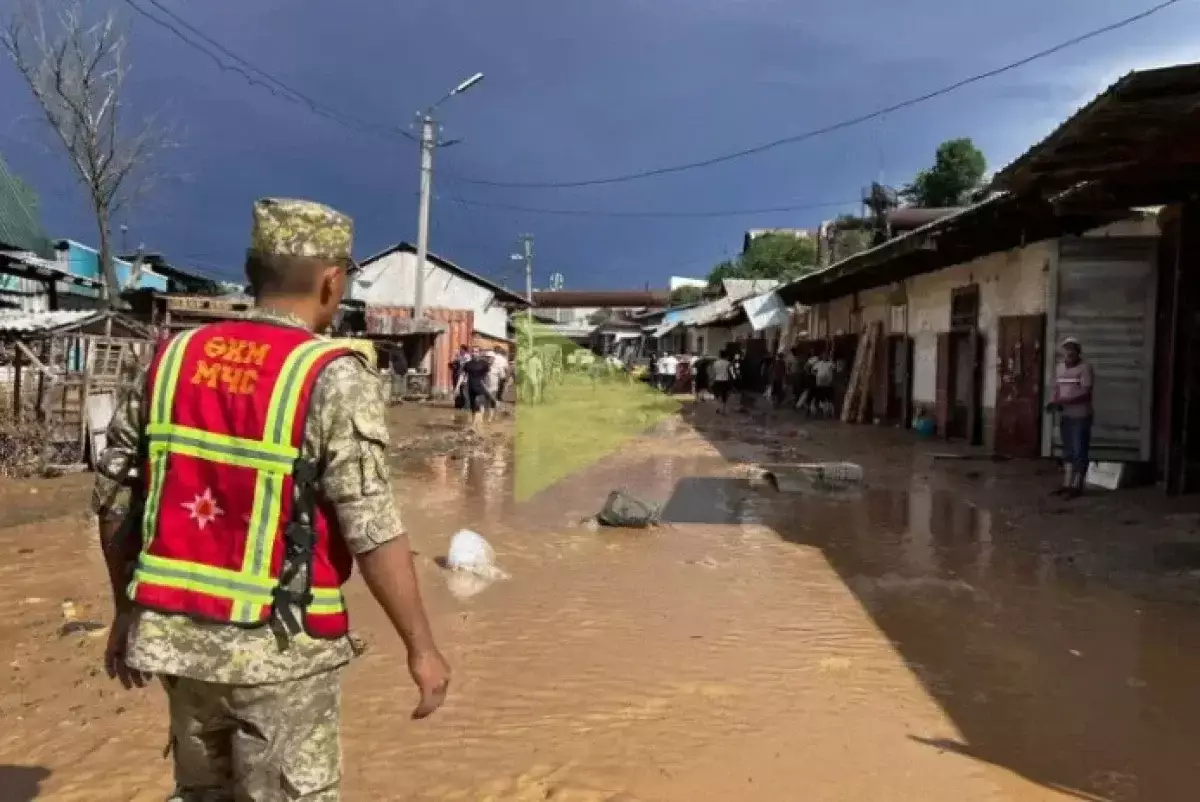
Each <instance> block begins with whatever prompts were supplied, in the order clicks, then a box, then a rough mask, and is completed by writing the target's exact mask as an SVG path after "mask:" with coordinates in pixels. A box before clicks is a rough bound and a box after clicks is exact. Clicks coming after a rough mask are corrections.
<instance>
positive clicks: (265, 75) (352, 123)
mask: <svg viewBox="0 0 1200 802" xmlns="http://www.w3.org/2000/svg"><path fill="white" fill-rule="evenodd" d="M146 2H148V3H149V4H150V5H152V6H154V8H156V9H158V11H159V12H161V13H162V14H165V15H166V16H167V17H169V18H171V19H172V20H174V21H175V23H177V24H178V26H179V27H182V28H184V29H186V30H188V31H190V32H191V33H192V34H193V35H195V36H196V37H198V38H199V39H201V40H203V41H204V42H205V43H207V45H208V46H209V47H212V48H213V49H215V50H216V51H217V52H218V53H220V54H223V55H224V56H226V57H227V58H229V59H231V60H232V61H233V62H234V64H233V65H230V64H227V63H226V62H225V61H223V60H222V59H221V57H220V55H218V54H217V53H214V52H212V50H209V49H208V47H206V46H205V45H202V44H200V43H199V42H196V41H195V40H193V39H191V38H190V37H189V36H188V35H187V34H185V33H184V32H183V31H181V30H179V27H176V26H175V25H172V24H171V23H170V22H167V21H166V20H162V19H159V18H158V17H156V16H154V15H153V14H151V13H150V12H149V11H147V10H146V9H144V8H142V7H141V6H139V5H138V4H137V3H135V2H134V0H125V4H126V5H128V6H129V7H130V8H132V9H133V10H134V11H135V12H137V13H138V14H139V15H140V16H142V17H144V18H145V19H148V20H150V21H151V22H153V23H154V24H155V25H157V26H159V27H160V28H163V29H164V30H166V31H168V32H170V33H171V34H172V35H174V36H175V37H176V38H177V39H179V40H180V41H182V42H183V43H184V44H186V45H188V46H189V47H191V48H192V49H194V50H196V51H198V52H200V53H203V54H204V55H206V56H208V57H209V58H210V59H211V60H212V62H213V63H214V64H215V65H216V66H217V68H218V69H220V70H221V71H222V72H234V73H237V74H239V75H241V76H242V77H243V78H244V79H245V80H246V82H247V83H249V84H250V85H251V86H258V87H261V88H262V89H265V90H267V91H268V92H270V93H271V94H272V95H274V96H275V97H277V98H281V99H283V100H289V101H291V102H293V103H299V104H300V105H303V106H306V107H308V109H309V111H310V112H312V113H313V114H315V115H317V116H318V117H322V118H324V119H327V120H330V121H332V122H335V123H338V124H340V125H343V126H346V127H348V128H352V129H357V130H360V131H365V132H368V133H373V134H387V135H391V134H399V135H400V136H403V137H404V138H406V139H409V140H411V141H413V142H416V141H418V140H417V137H416V136H414V135H413V134H412V133H411V132H409V131H406V130H404V129H403V128H400V127H398V126H390V125H382V124H380V123H375V122H371V121H369V120H363V119H359V118H355V117H352V116H349V115H347V114H345V113H344V112H340V111H338V110H336V109H332V108H330V107H328V106H325V105H324V104H322V103H320V102H318V101H316V100H314V99H313V98H311V97H309V96H308V95H306V94H304V93H303V92H301V91H300V90H298V89H296V88H294V87H292V86H290V85H289V84H287V83H285V82H284V81H282V80H280V79H279V78H276V77H275V76H274V75H272V74H271V73H270V72H267V71H266V70H264V69H262V68H261V67H257V66H255V65H254V64H252V63H251V62H249V61H247V60H246V59H244V58H242V57H241V56H239V55H238V54H237V53H235V52H233V51H232V50H230V49H229V48H227V47H225V46H224V45H222V44H221V43H220V42H218V41H217V40H215V39H213V38H212V37H211V36H209V35H208V34H206V33H204V32H203V31H201V30H200V29H199V28H197V27H195V26H194V25H192V24H191V23H189V22H188V21H187V20H186V19H184V18H183V17H181V16H179V15H178V14H176V13H175V12H174V11H172V10H171V9H169V8H167V7H166V6H164V5H163V4H162V3H160V2H159V1H158V0H146ZM256 76H257V77H256Z"/></svg>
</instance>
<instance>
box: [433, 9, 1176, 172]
mask: <svg viewBox="0 0 1200 802" xmlns="http://www.w3.org/2000/svg"><path fill="white" fill-rule="evenodd" d="M1179 2H1181V0H1163V2H1160V3H1158V4H1157V5H1155V6H1152V7H1150V8H1148V9H1146V10H1144V11H1141V12H1138V13H1137V14H1134V15H1132V16H1129V17H1125V18H1124V19H1121V20H1118V21H1116V22H1113V23H1109V24H1108V25H1104V26H1102V27H1100V28H1095V29H1093V30H1090V31H1088V32H1086V33H1083V34H1080V35H1079V36H1075V37H1072V38H1071V39H1067V40H1066V41H1063V42H1059V43H1058V44H1056V45H1054V46H1052V47H1048V48H1046V49H1044V50H1039V51H1038V52H1036V53H1033V54H1031V55H1028V56H1025V57H1024V58H1021V59H1018V60H1016V61H1011V62H1009V63H1008V64H1005V65H1003V66H1001V67H996V68H995V69H991V70H988V71H986V72H980V73H976V74H975V75H972V76H970V77H969V78H964V79H962V80H960V81H956V82H954V83H952V84H948V85H946V86H943V87H941V88H940V89H935V90H933V91H931V92H926V93H925V94H923V95H918V96H916V97H911V98H908V99H907V100H902V101H900V102H899V103H894V104H892V105H890V106H886V107H884V108H881V109H876V110H875V111H872V112H868V113H866V114H861V115H859V116H857V117H851V118H848V119H845V120H841V121H839V122H836V123H831V124H830V125H825V126H822V127H820V128H814V129H812V130H809V131H805V132H803V133H799V134H794V135H792V136H785V137H781V138H779V139H774V140H771V141H770V142H763V143H762V144H759V145H754V146H752V147H748V148H743V149H742V150H736V151H732V152H730V153H723V154H720V155H717V156H711V157H709V158H707V159H700V160H698V161H692V162H683V163H680V164H674V165H669V166H666V167H655V168H651V169H646V170H638V171H636V172H631V173H621V174H618V175H612V176H606V177H601V178H588V179H580V180H578V181H491V180H485V179H479V178H471V177H469V176H462V175H457V174H455V173H452V172H449V171H447V170H442V171H440V172H441V175H443V176H450V177H453V178H454V179H455V180H457V181H460V182H462V183H464V184H475V185H478V186H485V187H497V188H509V189H568V188H573V187H592V186H601V185H606V184H622V183H626V182H629V181H638V180H642V179H646V178H653V177H656V176H663V175H670V174H673V173H682V172H686V171H688V170H697V169H700V168H703V167H712V166H713V165H716V164H721V163H723V162H729V161H733V160H735V159H741V158H744V157H746V156H752V155H754V154H756V153H763V152H765V151H768V150H774V149H775V148H778V147H782V146H784V145H793V144H796V143H799V142H805V141H807V140H810V139H815V138H817V137H819V136H824V135H825V134H830V133H833V132H835V131H840V130H843V129H845V128H851V127H853V126H856V125H861V124H862V123H865V122H869V121H870V120H874V119H876V118H878V117H882V116H884V115H887V114H891V113H893V112H896V111H900V110H901V109H906V108H908V107H910V106H915V105H917V104H919V103H924V102H926V101H928V100H933V99H934V98H937V97H941V96H942V95H948V94H950V93H951V92H955V91H957V90H959V89H962V88H963V87H965V86H970V85H971V84H975V83H979V82H980V81H984V80H987V79H989V78H994V77H996V76H997V75H1002V74H1004V73H1006V72H1011V71H1012V70H1015V69H1019V68H1020V67H1024V66H1025V65H1027V64H1030V63H1032V62H1034V61H1038V60H1040V59H1043V58H1046V57H1048V56H1052V55H1054V54H1055V53H1059V52H1062V51H1063V50H1066V49H1067V48H1070V47H1074V46H1075V45H1078V44H1082V43H1083V42H1086V41H1088V40H1090V39H1095V38H1096V37H1099V36H1103V35H1104V34H1108V33H1112V32H1113V31H1116V30H1120V29H1121V28H1125V27H1127V26H1129V25H1132V24H1134V23H1136V22H1140V21H1141V20H1144V19H1146V18H1147V17H1150V16H1153V15H1154V14H1157V13H1159V12H1160V11H1164V10H1166V9H1167V8H1169V7H1171V6H1173V5H1176V4H1178V3H1179Z"/></svg>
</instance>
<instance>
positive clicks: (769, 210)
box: [437, 194, 861, 219]
mask: <svg viewBox="0 0 1200 802" xmlns="http://www.w3.org/2000/svg"><path fill="white" fill-rule="evenodd" d="M437 197H438V199H439V200H440V199H445V200H448V201H450V202H451V203H458V204H461V205H463V206H475V207H478V208H482V209H497V210H501V211H510V212H525V213H529V214H549V215H564V216H572V217H623V218H639V217H653V218H679V219H696V218H713V217H749V216H753V215H759V214H774V213H776V212H802V211H812V210H815V209H829V208H834V207H838V206H849V205H851V204H855V203H860V202H861V201H859V200H841V201H819V202H816V203H800V204H796V205H790V206H771V207H766V208H758V209H724V210H719V211H678V212H676V211H625V210H612V209H553V208H545V207H537V206H512V205H509V204H505V203H489V202H487V201H476V200H468V199H466V198H460V197H455V196H451V195H444V194H439V195H438V196H437Z"/></svg>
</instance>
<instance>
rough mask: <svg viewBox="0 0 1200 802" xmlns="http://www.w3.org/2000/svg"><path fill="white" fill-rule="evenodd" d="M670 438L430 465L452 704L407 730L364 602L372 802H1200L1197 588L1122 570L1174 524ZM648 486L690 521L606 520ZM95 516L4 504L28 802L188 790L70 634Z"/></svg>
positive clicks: (1019, 488)
mask: <svg viewBox="0 0 1200 802" xmlns="http://www.w3.org/2000/svg"><path fill="white" fill-rule="evenodd" d="M669 423H670V424H671V425H670V426H668V427H665V429H664V430H663V431H660V432H658V433H657V434H655V435H651V436H647V437H644V438H642V439H639V440H636V441H633V442H631V443H630V444H628V445H627V446H626V447H625V448H623V449H622V450H621V451H620V452H619V453H618V454H616V455H614V456H612V457H610V458H608V459H606V460H604V461H603V462H601V463H600V464H598V465H596V466H594V467H592V468H589V469H587V470H586V471H584V472H582V473H580V474H577V475H575V476H572V477H570V478H568V479H567V480H565V481H563V482H561V483H559V484H557V485H555V486H553V487H551V488H549V489H547V490H545V491H543V492H541V493H539V494H538V495H536V496H534V497H533V498H532V499H530V500H529V501H526V502H523V503H520V504H517V503H516V502H515V501H514V500H513V496H512V492H511V485H512V478H513V477H512V474H513V457H512V453H511V449H509V448H503V447H501V448H496V449H493V450H491V451H490V452H489V451H478V452H475V453H471V454H468V455H466V456H463V455H461V454H451V455H433V456H423V457H421V458H420V459H417V460H407V461H405V462H404V463H403V467H402V469H401V471H400V474H399V476H398V480H397V483H396V493H397V495H398V497H399V499H400V502H401V504H402V508H403V512H404V516H405V520H406V523H407V525H408V528H409V530H410V533H411V538H412V540H413V543H414V547H415V548H416V549H417V550H418V551H419V553H420V558H419V564H420V572H421V579H422V582H423V584H424V588H425V593H426V599H427V602H428V604H429V607H430V612H431V616H432V617H433V620H434V626H435V628H436V629H437V631H438V632H439V635H440V640H441V643H442V647H443V649H444V650H445V651H446V653H447V656H448V658H449V659H450V661H451V663H452V665H453V666H454V670H455V679H454V683H453V685H452V688H451V695H450V699H449V701H448V703H447V706H446V707H445V708H444V709H443V710H442V711H440V712H439V713H438V714H437V715H436V716H435V717H433V718H432V719H430V720H429V721H426V722H422V723H419V724H417V723H413V722H411V721H409V718H408V714H409V711H410V710H411V708H412V705H413V703H414V701H415V692H414V691H413V689H412V688H411V686H410V682H409V679H408V675H407V670H406V667H405V661H404V654H403V649H402V647H401V644H400V643H399V642H398V641H397V639H396V638H395V636H394V635H392V634H391V631H390V628H389V627H388V625H387V623H386V621H385V620H384V617H383V614H382V613H381V612H380V611H379V610H378V609H376V608H375V607H374V605H373V604H372V602H371V600H370V598H369V597H368V595H367V593H366V590H365V588H364V587H363V586H362V585H361V584H360V582H359V581H358V580H355V581H354V582H353V583H352V585H351V587H350V589H349V597H350V602H351V607H352V610H353V613H354V625H355V628H356V630H358V631H359V633H360V634H361V635H362V636H363V637H364V638H365V639H366V640H367V642H368V643H369V646H370V648H369V651H368V653H367V654H366V656H365V657H363V658H362V659H360V660H359V661H357V662H356V663H355V664H354V665H353V666H351V668H350V669H349V670H348V674H347V677H346V683H345V700H344V719H343V720H344V727H343V732H344V739H345V783H344V789H345V793H344V797H345V798H346V799H349V800H374V799H379V800H414V801H420V802H425V801H428V802H434V801H435V800H465V801H467V802H474V801H476V800H492V801H494V802H534V800H555V802H604V801H605V800H609V801H610V802H619V801H623V802H632V801H634V800H641V801H642V802H696V801H697V800H710V799H711V800H745V801H746V802H753V801H756V800H762V802H780V801H781V800H806V802H820V801H824V800H865V799H871V800H914V802H915V801H920V802H943V801H944V802H961V801H962V800H972V802H974V801H975V800H995V801H996V802H1033V801H1034V800H1106V801H1108V802H1129V801H1132V800H1148V801H1150V802H1175V801H1176V800H1178V801H1179V802H1184V800H1193V799H1195V798H1196V795H1197V788H1200V750H1198V749H1197V748H1196V747H1197V745H1200V701H1198V699H1197V694H1196V692H1195V677H1196V675H1197V673H1198V672H1200V616H1197V615H1196V612H1197V609H1198V608H1197V607H1196V606H1195V604H1194V602H1193V601H1192V600H1191V599H1190V597H1189V596H1188V593H1187V591H1188V590H1189V587H1187V583H1188V582H1189V581H1190V580H1189V579H1188V577H1187V576H1186V575H1183V576H1182V578H1180V577H1174V578H1173V579H1171V580H1170V582H1168V580H1167V579H1166V578H1162V579H1161V581H1159V579H1158V578H1152V580H1147V579H1146V577H1145V576H1142V575H1138V577H1132V575H1131V577H1125V578H1124V579H1123V578H1122V576H1118V575H1116V574H1118V573H1119V572H1113V571H1110V570H1107V568H1106V567H1109V566H1111V565H1112V564H1113V563H1114V561H1119V562H1121V563H1122V564H1125V563H1137V560H1138V555H1140V554H1142V553H1144V552H1147V551H1148V550H1149V548H1150V546H1151V545H1152V544H1151V543H1149V542H1145V543H1141V544H1140V545H1139V538H1140V537H1141V535H1140V534H1139V533H1140V532H1142V531H1143V530H1144V531H1146V532H1149V533H1150V535H1148V537H1153V536H1155V535H1156V534H1161V532H1160V531H1159V530H1158V529H1156V528H1155V527H1158V526H1159V523H1160V521H1161V520H1164V519H1160V518H1158V517H1154V516H1155V515H1157V513H1153V514H1151V513H1137V514H1135V512H1130V513H1128V514H1126V515H1125V516H1124V517H1125V518H1130V519H1131V520H1132V518H1136V519H1137V520H1136V521H1134V522H1133V523H1129V522H1128V521H1125V522H1123V521H1122V520H1117V519H1114V517H1113V515H1112V514H1111V513H1108V512H1106V510H1107V509H1108V508H1106V507H1103V506H1098V507H1097V508H1096V511H1094V512H1092V513H1088V512H1087V511H1076V510H1073V509H1071V508H1065V507H1064V508H1048V507H1044V506H1041V504H1042V502H1041V496H1044V494H1045V493H1044V489H1043V490H1039V491H1038V501H1037V503H1034V502H1033V501H1031V500H1030V498H1031V497H1030V492H1032V491H1029V490H1026V489H1024V488H1026V487H1027V485H1023V484H1020V482H1019V481H1018V479H1015V478H1014V479H1012V480H1011V482H1010V479H1009V478H1007V475H1006V474H1005V469H1004V468H996V469H994V470H993V468H992V467H991V466H985V467H978V468H976V467H965V468H964V467H962V466H959V465H956V464H947V465H944V466H938V465H937V463H931V462H929V460H925V461H923V462H921V463H920V464H919V465H917V463H916V462H914V459H915V457H914V456H913V452H912V449H911V448H908V447H907V446H906V447H905V448H906V449H907V450H902V451H898V452H892V453H891V454H890V455H884V456H882V457H881V456H880V455H878V454H877V455H876V456H875V457H874V458H873V457H871V456H870V454H868V453H864V454H863V455H861V456H860V455H858V454H857V453H855V452H854V449H855V448H859V449H860V450H865V452H869V451H870V450H871V449H870V448H867V447H865V446H856V445H854V444H853V443H850V442H849V441H848V440H847V439H846V436H845V434H844V433H845V431H846V427H841V428H839V427H837V426H836V425H833V424H828V425H819V426H813V427H811V438H801V437H800V436H799V435H800V432H798V431H797V430H796V429H795V427H791V428H789V427H788V426H783V427H781V428H777V430H776V431H775V433H774V434H773V435H769V436H763V435H762V433H761V432H759V431H758V430H757V429H754V427H741V428H738V427H735V426H734V425H733V424H732V423H722V424H718V423H717V422H716V421H715V420H713V419H710V418H706V417H704V415H703V414H701V415H700V416H699V418H698V419H693V418H690V417H689V418H686V419H673V420H672V421H669ZM858 428H859V429H860V430H861V429H863V428H864V427H858ZM751 429H754V430H753V431H751ZM804 434H808V432H805V433H804ZM779 440H782V441H786V442H787V444H788V447H787V448H781V447H778V445H779V444H778V442H776V441H779ZM789 449H790V450H789ZM831 455H836V456H837V457H838V458H849V459H854V460H856V461H859V462H861V463H862V465H863V467H864V469H865V471H866V476H867V481H866V483H865V484H864V486H862V487H861V488H860V489H858V490H857V491H855V492H850V493H846V494H839V495H836V496H830V495H828V494H822V493H817V492H795V491H794V490H793V489H792V488H790V487H789V483H788V482H787V481H785V480H781V482H780V486H781V488H782V492H780V491H776V490H773V489H771V488H769V487H766V488H758V487H752V486H751V484H750V483H749V482H748V481H747V480H746V478H745V477H746V470H745V468H744V466H742V465H741V464H739V463H742V462H759V463H770V462H780V463H786V462H792V461H803V458H806V457H807V458H811V459H826V458H829V457H830V456H831ZM872 459H874V460H875V461H874V462H873V461H872ZM931 465H933V466H934V467H930V466H931ZM1014 470H1015V469H1010V470H1008V472H1009V473H1013V471H1014ZM781 476H782V474H781ZM621 486H623V487H627V488H629V489H630V491H632V492H634V493H635V494H637V495H638V496H640V497H642V498H645V499H648V500H653V501H656V502H662V503H664V504H665V508H664V514H663V518H664V525H663V526H662V527H660V528H658V529H655V530H649V531H631V530H605V529H601V530H600V531H594V530H593V529H591V528H589V527H588V526H586V525H584V524H582V523H581V520H582V519H584V518H586V517H587V516H591V515H594V514H595V513H596V511H597V510H598V509H599V508H600V506H601V504H602V503H603V501H604V498H605V496H606V495H607V494H608V492H609V490H611V489H612V488H615V487H621ZM1006 488H1007V489H1006ZM1014 488H1015V489H1014ZM31 490H37V491H38V492H37V493H33V494H31V493H30V491H31ZM87 492H88V482H86V481H80V479H79V478H78V477H68V478H65V479H62V480H55V481H54V482H39V483H14V484H13V486H11V487H8V488H6V489H5V490H3V491H0V499H3V500H2V501H0V505H5V506H4V507H3V509H4V510H6V511H12V512H11V518H6V519H5V520H4V528H0V553H3V554H4V555H5V556H6V559H5V560H4V561H3V562H2V563H0V610H2V612H0V643H2V644H3V645H4V649H3V651H4V653H5V654H6V655H8V656H7V657H6V658H5V665H4V672H5V673H4V676H5V679H4V681H3V683H2V684H0V721H3V722H4V726H3V728H0V800H2V801H3V802H24V801H25V800H32V799H39V800H41V799H45V800H62V801H63V802H66V801H68V800H72V801H74V800H80V801H82V800H88V802H107V800H139V801H140V800H147V801H148V800H159V799H161V798H162V797H163V796H164V795H165V793H166V792H167V790H168V789H169V786H170V779H169V774H170V767H169V762H168V761H165V760H163V759H162V752H163V747H164V746H165V744H166V717H165V706H164V699H163V697H162V694H161V692H160V691H159V690H158V689H157V688H150V689H147V690H145V691H141V692H132V693H127V692H124V691H121V690H120V689H119V688H118V687H117V686H115V684H113V683H110V682H109V681H108V680H107V679H105V678H104V677H103V676H102V674H101V672H100V655H101V652H102V649H103V642H104V637H103V634H104V633H103V632H102V631H99V632H88V631H87V630H88V629H89V627H86V626H76V627H71V628H69V629H70V630H72V631H70V632H68V633H66V634H61V633H60V630H61V628H62V626H63V623H64V612H63V603H64V602H65V601H67V600H70V602H71V603H72V605H73V607H74V615H75V617H76V620H77V621H78V622H83V623H85V624H86V623H87V622H89V621H92V620H95V621H97V622H103V620H104V617H105V616H106V615H107V608H108V601H107V598H106V596H107V591H106V589H105V579H104V570H103V565H102V559H101V556H100V553H99V549H98V547H97V546H96V545H95V535H94V532H93V526H92V524H91V523H90V521H89V520H88V519H87V518H86V517H85V516H83V515H82V514H81V513H82V511H83V510H84V508H85V505H86V501H87ZM43 497H47V498H49V499H50V500H51V501H50V504H49V506H47V505H45V504H43V505H42V507H41V517H40V518H39V516H38V515H37V514H36V509H37V504H36V503H35V502H34V501H32V500H31V498H43ZM1081 503H1082V504H1086V503H1087V501H1086V500H1085V501H1084V502H1081ZM1105 503H1109V502H1105ZM1022 505H1024V506H1022ZM5 514H6V515H7V514H9V513H8V512H6V513H5ZM1089 515H1090V516H1091V517H1089ZM1138 515H1140V516H1141V517H1138ZM1131 516H1132V518H1131ZM1172 520H1175V519H1172ZM1179 520H1184V519H1179ZM1187 520H1190V519H1187ZM1106 522H1107V523H1106ZM1189 525H1190V524H1189ZM1106 526H1107V527H1108V528H1112V529H1116V530H1121V531H1120V532H1119V533H1118V534H1119V537H1118V536H1117V535H1113V536H1112V537H1109V536H1108V535H1107V534H1106V532H1107V531H1108V529H1106V528H1105V527H1106ZM1179 526H1184V524H1179ZM461 528H470V529H474V530H476V531H478V532H480V533H481V534H483V535H484V536H485V537H487V538H488V539H489V540H490V541H491V542H492V544H493V545H494V546H495V548H496V551H497V555H498V561H499V564H500V566H501V567H502V568H503V569H504V570H505V571H506V572H508V573H509V574H511V578H509V579H506V580H501V581H498V582H496V583H494V584H492V585H491V586H489V587H487V588H486V589H483V590H482V591H481V592H479V593H477V594H476V595H473V596H470V597H469V598H464V597H463V595H462V594H461V593H457V594H456V593H455V592H453V591H455V590H457V589H456V588H454V587H452V585H451V583H450V582H449V581H448V580H449V579H451V577H450V576H449V575H448V574H447V573H446V572H444V571H442V570H441V569H440V568H438V566H437V561H438V558H440V557H442V556H444V554H445V549H446V546H447V544H448V542H449V538H450V536H451V535H452V534H453V533H454V532H455V531H456V530H458V529H461ZM1177 528H1178V527H1177ZM1081 543H1093V544H1095V548H1094V549H1093V550H1089V548H1088V547H1084V546H1081V545H1080V544H1081ZM1131 544H1132V545H1131ZM1171 582H1174V583H1175V584H1171ZM1147 583H1148V584H1147ZM1164 587H1165V588H1166V590H1162V588H1164ZM1150 591H1153V592H1150ZM1159 591H1161V592H1159Z"/></svg>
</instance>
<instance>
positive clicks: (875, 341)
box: [856, 323, 883, 423]
mask: <svg viewBox="0 0 1200 802" xmlns="http://www.w3.org/2000/svg"><path fill="white" fill-rule="evenodd" d="M882 328H883V327H882V326H881V325H880V324H879V323H871V324H869V325H868V326H867V332H866V338H867V351H866V353H865V354H864V355H863V374H862V376H861V377H860V379H859V384H860V387H859V391H858V412H857V416H856V417H857V420H858V422H859V423H866V422H867V407H868V404H867V400H868V398H869V396H870V392H871V384H872V379H873V377H874V375H875V351H876V350H877V349H878V345H879V334H880V330H881V329H882Z"/></svg>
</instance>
